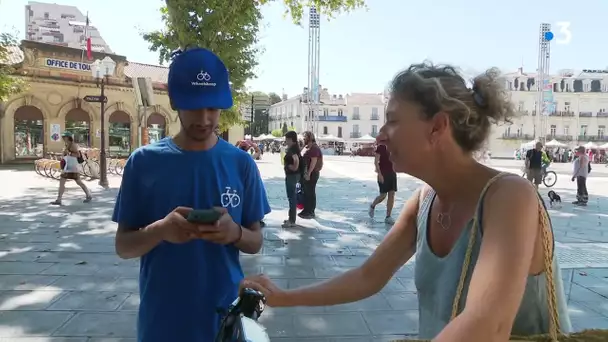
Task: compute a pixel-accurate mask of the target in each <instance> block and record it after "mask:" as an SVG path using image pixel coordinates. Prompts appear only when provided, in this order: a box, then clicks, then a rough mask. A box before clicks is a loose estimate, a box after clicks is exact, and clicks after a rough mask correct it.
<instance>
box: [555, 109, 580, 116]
mask: <svg viewBox="0 0 608 342" xmlns="http://www.w3.org/2000/svg"><path fill="white" fill-rule="evenodd" d="M549 115H550V116H574V112H572V111H569V110H557V111H555V112H553V113H551V114H549Z"/></svg>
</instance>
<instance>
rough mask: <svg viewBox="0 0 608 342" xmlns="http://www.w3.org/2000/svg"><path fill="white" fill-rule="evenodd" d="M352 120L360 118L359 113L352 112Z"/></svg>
mask: <svg viewBox="0 0 608 342" xmlns="http://www.w3.org/2000/svg"><path fill="white" fill-rule="evenodd" d="M353 120H361V116H360V115H359V114H353Z"/></svg>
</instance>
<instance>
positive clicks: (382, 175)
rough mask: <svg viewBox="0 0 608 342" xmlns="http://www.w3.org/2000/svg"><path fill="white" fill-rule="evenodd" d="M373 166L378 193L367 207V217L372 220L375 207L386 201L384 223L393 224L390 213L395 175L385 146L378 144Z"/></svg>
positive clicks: (393, 197)
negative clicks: (376, 177) (376, 178)
mask: <svg viewBox="0 0 608 342" xmlns="http://www.w3.org/2000/svg"><path fill="white" fill-rule="evenodd" d="M375 152H376V153H375V159H374V165H375V167H376V174H377V176H378V191H379V193H380V194H379V195H378V196H376V198H375V199H374V200H373V202H372V204H371V205H370V206H369V211H368V213H369V217H370V218H374V213H375V210H376V206H377V205H378V204H380V203H382V202H383V201H384V200H385V199H386V217H385V218H384V223H386V224H394V223H395V221H394V220H393V217H392V216H391V215H392V212H393V205H394V204H395V193H396V192H397V173H396V172H395V170H394V169H393V163H392V162H391V160H390V155H389V153H388V150H387V149H386V146H385V145H382V144H378V146H376V151H375Z"/></svg>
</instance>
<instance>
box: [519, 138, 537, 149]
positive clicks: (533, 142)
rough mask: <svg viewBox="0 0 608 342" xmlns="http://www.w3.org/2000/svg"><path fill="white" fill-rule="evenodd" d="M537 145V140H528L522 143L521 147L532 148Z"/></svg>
mask: <svg viewBox="0 0 608 342" xmlns="http://www.w3.org/2000/svg"><path fill="white" fill-rule="evenodd" d="M535 145H536V140H532V141H528V142H527V143H523V144H521V146H520V148H525V149H528V150H529V149H531V148H534V146H535Z"/></svg>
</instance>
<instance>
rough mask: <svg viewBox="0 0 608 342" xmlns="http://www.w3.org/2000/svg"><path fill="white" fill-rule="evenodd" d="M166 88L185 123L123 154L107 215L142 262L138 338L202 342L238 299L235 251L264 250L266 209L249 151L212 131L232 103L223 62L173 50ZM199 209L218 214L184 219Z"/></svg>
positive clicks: (125, 247) (125, 248)
mask: <svg viewBox="0 0 608 342" xmlns="http://www.w3.org/2000/svg"><path fill="white" fill-rule="evenodd" d="M168 93H169V100H170V102H171V106H172V108H173V109H174V110H176V111H177V116H178V118H179V120H180V123H181V128H180V131H179V133H177V135H175V137H167V138H164V139H162V140H160V141H158V142H156V143H154V144H150V145H146V146H144V147H141V148H139V149H137V150H136V151H135V152H133V154H132V155H131V156H130V157H129V159H128V161H127V163H126V166H125V168H124V173H123V178H122V184H121V187H120V191H119V193H118V198H117V199H116V206H115V208H114V215H113V217H112V220H113V221H114V222H116V223H118V231H117V232H116V252H117V254H118V255H119V256H120V257H121V258H124V259H130V258H140V264H141V266H140V274H139V284H140V286H139V293H140V298H141V302H140V306H139V315H138V323H137V340H138V341H143V342H157V341H158V342H166V341H192V342H195V341H196V342H208V341H213V340H214V339H215V336H216V334H217V332H218V329H219V324H220V319H221V317H222V313H223V312H226V310H227V308H228V307H229V305H230V304H231V303H232V302H233V300H234V299H235V298H236V297H237V294H238V286H239V281H240V280H241V278H242V277H243V270H242V268H241V264H240V262H239V255H240V254H241V253H247V254H254V253H258V252H259V251H260V249H261V247H262V240H263V238H262V231H261V227H260V221H261V220H262V219H263V217H264V215H266V214H268V213H269V212H270V207H269V205H268V200H267V197H266V192H265V190H264V184H263V183H262V179H261V177H260V174H259V171H258V168H257V165H256V163H255V161H254V160H253V158H252V157H251V155H249V154H248V153H247V152H245V151H243V150H241V149H239V148H237V147H235V146H233V145H231V144H230V143H228V142H226V141H224V140H223V139H221V138H220V137H218V136H217V135H216V133H215V129H216V128H217V127H218V124H219V118H220V112H221V110H222V109H229V108H231V107H232V106H233V100H232V93H231V89H230V83H229V79H228V71H227V70H226V67H225V66H224V63H223V62H222V61H221V60H220V59H219V58H218V57H217V56H216V55H215V54H213V53H212V52H211V51H209V50H206V49H202V48H192V49H189V50H186V51H183V52H181V51H180V52H178V53H176V55H175V57H174V59H173V61H172V63H171V65H170V66H169V76H168ZM201 209H205V210H213V211H215V212H216V213H217V214H219V215H220V216H219V219H217V220H215V219H211V218H209V220H208V221H211V222H210V223H202V222H208V221H205V220H203V218H199V219H197V220H194V218H190V219H189V215H190V214H191V213H193V212H194V210H201ZM197 213H201V212H200V211H198V212H197ZM205 213H207V214H209V212H205ZM200 215H202V214H200ZM206 216H208V215H206ZM212 216H214V215H212ZM199 217H200V216H199ZM197 222H198V223H197Z"/></svg>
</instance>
